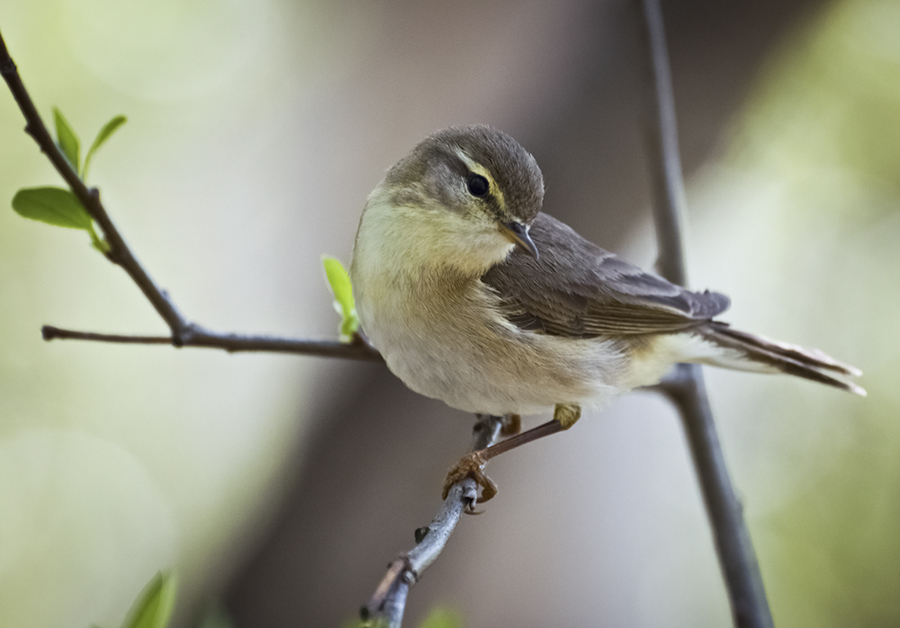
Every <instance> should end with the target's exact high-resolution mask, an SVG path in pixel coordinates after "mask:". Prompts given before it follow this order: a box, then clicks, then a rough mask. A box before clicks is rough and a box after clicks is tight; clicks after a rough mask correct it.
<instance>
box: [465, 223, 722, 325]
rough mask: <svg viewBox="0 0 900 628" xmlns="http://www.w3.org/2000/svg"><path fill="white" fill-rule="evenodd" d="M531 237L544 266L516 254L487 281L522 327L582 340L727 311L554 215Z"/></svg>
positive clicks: (718, 301)
mask: <svg viewBox="0 0 900 628" xmlns="http://www.w3.org/2000/svg"><path fill="white" fill-rule="evenodd" d="M529 235H530V236H531V238H532V240H533V241H534V243H535V245H536V246H537V248H538V251H539V252H540V259H539V260H535V259H534V258H532V257H531V256H529V255H528V254H526V253H525V252H523V251H519V250H518V249H516V250H514V251H513V252H512V253H511V254H510V256H509V257H508V258H507V260H506V261H505V262H503V263H502V264H498V265H497V266H494V267H493V268H491V269H490V270H489V271H488V272H487V273H486V274H485V275H484V276H483V277H482V278H481V280H482V281H483V282H484V283H485V284H486V285H488V286H490V287H491V288H493V289H494V290H495V291H496V292H497V294H498V295H499V296H500V298H501V300H502V303H503V308H504V312H505V314H506V317H507V319H508V320H509V321H510V322H512V323H513V324H515V325H517V326H518V327H520V328H522V329H529V330H533V331H543V332H544V333H547V334H553V335H558V336H572V337H578V338H589V337H595V336H603V335H608V334H621V335H637V334H651V333H666V332H676V331H681V330H685V329H689V328H691V327H695V326H697V325H699V324H702V323H704V322H706V321H709V320H710V319H711V318H712V317H714V316H716V315H718V314H720V313H721V312H723V311H725V310H726V309H727V308H728V305H729V300H728V297H726V296H725V295H723V294H719V293H717V292H709V291H705V292H691V291H690V290H686V289H684V288H681V287H680V286H676V285H675V284H672V283H670V282H668V281H666V280H665V279H663V278H662V277H659V276H657V275H654V274H651V273H648V272H645V271H644V270H642V269H640V268H638V267H637V266H634V265H632V264H629V263H628V262H625V261H623V260H621V259H619V258H618V257H616V256H615V255H613V254H612V253H610V252H608V251H605V250H603V249H601V248H600V247H598V246H596V245H595V244H593V243H591V242H588V241H587V240H585V239H584V238H582V237H581V236H580V235H578V234H577V233H576V232H575V231H574V230H572V229H571V228H570V227H568V226H567V225H566V224H564V223H562V222H560V221H558V220H556V219H555V218H553V217H551V216H548V215H547V214H543V213H541V214H538V215H537V218H535V220H534V222H533V223H532V225H531V229H530V231H529Z"/></svg>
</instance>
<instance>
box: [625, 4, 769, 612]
mask: <svg viewBox="0 0 900 628" xmlns="http://www.w3.org/2000/svg"><path fill="white" fill-rule="evenodd" d="M635 2H636V3H637V4H639V5H640V7H641V12H642V16H643V20H642V21H643V25H644V29H642V32H643V34H644V37H645V41H644V46H643V50H644V54H643V57H644V63H643V67H644V82H645V92H644V98H643V100H644V102H645V104H646V114H647V116H646V120H645V122H644V128H645V130H646V134H647V145H648V150H647V153H648V156H649V159H650V160H651V162H652V163H651V170H652V177H653V183H654V186H653V187H654V196H655V203H654V220H655V224H656V237H657V243H658V248H659V261H658V262H657V263H658V266H659V269H660V272H661V273H662V275H663V276H665V277H666V278H667V279H669V280H670V281H673V282H675V283H678V284H681V285H686V284H687V273H686V271H685V261H684V249H685V247H684V235H683V232H684V228H683V223H684V213H685V212H684V206H685V201H684V198H685V194H684V181H683V178H682V174H681V161H680V159H679V156H678V137H677V133H676V128H675V126H676V118H675V102H674V98H673V96H672V78H671V75H670V72H669V59H668V53H667V52H666V40H665V31H664V28H663V18H662V10H661V8H660V3H659V0H635ZM662 388H663V390H664V391H665V392H666V393H667V395H668V396H669V398H670V399H671V400H672V401H673V403H674V404H675V405H676V407H677V408H678V411H679V413H680V414H681V418H682V422H683V424H684V428H685V432H686V434H687V440H688V443H689V445H690V448H691V456H692V458H693V461H694V468H695V470H696V471H697V477H698V479H699V482H700V488H701V491H702V493H703V501H704V503H705V505H706V513H707V515H708V517H709V520H710V524H711V526H712V531H713V537H714V539H715V546H716V552H717V553H718V556H719V565H720V567H721V569H722V573H723V576H724V579H725V586H726V588H727V590H728V596H729V600H730V602H731V612H732V616H733V618H734V624H735V626H738V627H740V628H751V627H752V628H771V627H772V625H773V623H772V614H771V611H770V610H769V606H768V601H767V600H766V591H765V588H764V586H763V582H762V575H761V574H760V571H759V564H758V563H757V560H756V554H755V552H754V550H753V543H752V541H751V539H750V533H749V531H748V530H747V526H746V524H745V523H744V517H743V513H742V508H741V504H740V502H739V501H738V499H737V496H736V495H735V492H734V488H733V487H732V485H731V480H730V479H729V477H728V469H727V468H726V466H725V457H724V456H723V454H722V447H721V445H720V443H719V437H718V434H717V433H716V427H715V423H714V422H713V416H712V411H711V410H710V406H709V399H708V398H707V396H706V389H705V387H704V384H703V375H702V372H701V370H700V367H699V366H697V365H687V364H680V365H678V368H677V370H676V372H675V376H674V377H673V378H671V379H669V380H667V381H666V382H664V384H663V387H662Z"/></svg>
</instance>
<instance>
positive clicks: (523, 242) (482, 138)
mask: <svg viewBox="0 0 900 628" xmlns="http://www.w3.org/2000/svg"><path fill="white" fill-rule="evenodd" d="M543 201H544V181H543V175H542V173H541V170H540V168H539V167H538V164H537V162H536V160H535V159H534V157H533V156H532V155H531V154H530V153H529V152H528V151H527V150H525V148H523V147H522V146H521V145H520V144H519V143H518V142H517V141H516V140H515V139H513V138H512V137H511V136H509V135H507V134H506V133H504V132H502V131H500V130H498V129H496V128H493V127H491V126H487V125H469V126H455V127H449V128H446V129H444V130H441V131H438V132H436V133H434V134H432V135H429V136H428V137H426V138H425V139H424V140H422V141H421V142H420V143H419V144H418V145H416V146H415V147H414V148H413V149H412V151H411V152H410V153H409V154H407V155H406V156H405V157H403V158H402V159H400V161H398V162H397V163H396V164H395V165H394V166H393V167H391V168H390V169H389V170H388V171H387V173H386V175H385V176H384V178H383V179H382V180H381V182H380V183H379V184H378V185H377V186H376V187H375V189H374V190H373V191H372V192H371V194H370V195H369V196H368V199H367V201H366V203H365V206H364V208H363V212H362V215H361V217H360V221H359V227H358V229H357V233H356V238H355V241H354V246H353V254H352V260H351V264H350V278H351V281H352V285H353V292H354V297H355V299H356V308H357V313H358V316H359V320H360V323H361V325H362V329H363V330H364V332H365V334H366V336H367V338H368V340H369V341H370V342H371V344H372V345H373V346H374V347H375V348H376V349H378V351H380V352H381V354H382V356H383V357H384V360H385V362H386V363H387V366H388V368H389V369H390V371H391V372H392V373H393V374H394V375H396V376H397V377H398V378H400V380H401V381H403V383H404V384H405V385H406V386H407V387H409V388H410V389H412V390H413V391H415V392H417V393H420V394H422V395H425V396H427V397H432V398H435V399H440V400H442V401H443V402H444V403H446V404H447V405H449V406H451V407H453V408H457V409H459V410H463V411H465V412H472V413H476V414H482V415H485V414H486V415H493V416H498V417H514V418H517V417H519V416H520V415H523V414H538V413H542V412H548V411H550V410H552V411H553V419H552V420H551V421H549V422H548V423H546V424H544V425H542V426H541V427H539V428H534V429H532V430H529V431H527V432H524V433H521V434H518V436H513V437H512V438H511V439H509V440H510V441H512V440H514V439H518V442H516V443H514V444H513V445H511V446H510V445H507V446H506V447H503V450H504V451H505V450H508V449H510V448H512V446H517V445H518V444H523V443H525V442H529V441H530V440H534V439H536V438H539V437H541V436H544V435H548V434H551V433H554V432H558V431H562V430H566V429H569V428H570V427H571V426H572V425H574V424H575V422H576V421H577V420H578V418H579V417H580V415H581V411H582V408H584V407H590V408H600V409H602V408H603V407H605V406H607V405H608V404H609V403H610V402H611V401H613V400H614V399H616V398H617V397H619V396H620V395H622V394H624V393H626V392H628V391H630V390H632V389H634V388H638V387H642V386H650V385H653V384H656V383H658V382H659V381H660V379H661V378H662V377H663V376H664V375H665V374H666V373H667V372H668V371H669V370H670V369H671V367H672V366H673V365H674V364H677V363H699V364H707V365H713V366H718V367H725V368H730V369H737V370H743V371H756V372H764V373H778V372H781V373H787V374H790V375H795V376H799V377H802V378H806V379H809V380H813V381H816V382H820V383H822V384H827V385H829V386H833V387H836V388H839V389H842V390H845V391H848V392H852V393H856V394H859V395H865V394H866V393H865V390H864V389H863V388H861V387H860V386H858V385H857V384H855V383H854V382H853V381H851V379H850V378H852V377H858V376H859V375H861V371H859V370H858V369H856V368H855V367H853V366H850V365H848V364H843V363H841V362H838V361H837V360H835V359H834V358H832V357H830V356H829V355H827V354H826V353H824V352H822V351H819V350H817V349H806V348H803V347H800V346H797V345H793V344H790V343H786V342H781V341H777V340H771V339H769V338H765V337H763V336H761V335H757V334H751V333H747V332H744V331H739V330H737V329H734V328H732V327H731V326H729V324H728V323H726V322H723V321H721V320H719V319H718V318H717V317H718V316H719V315H720V314H722V313H723V312H724V311H725V310H726V309H728V307H729V305H730V301H729V298H728V297H726V296H725V295H723V294H721V293H718V292H712V291H709V290H705V291H702V292H699V291H691V290H688V289H687V288H684V287H681V286H678V285H675V284H673V283H671V282H669V281H667V280H666V279H664V278H662V277H660V276H658V275H656V274H654V273H651V272H647V271H645V270H643V269H641V268H640V267H638V266H635V265H633V264H631V263H629V262H627V261H624V260H622V259H620V258H619V257H617V256H616V255H614V254H613V253H610V252H608V251H606V250H604V249H602V248H600V247H599V246H597V245H595V244H593V243H592V242H590V241H588V240H586V239H585V238H583V237H582V236H580V235H579V234H578V233H576V232H575V231H574V230H573V229H572V228H571V227H569V226H568V225H566V224H565V223H563V222H561V221H559V220H557V219H556V218H553V217H552V216H550V215H549V214H546V213H544V212H543V211H542V209H543ZM506 442H507V441H504V442H503V443H501V444H500V445H505V444H506ZM498 447H499V446H498V445H494V446H493V448H487V449H484V450H481V451H476V452H473V453H471V454H469V455H468V456H466V457H464V458H463V459H462V460H460V462H459V463H457V464H456V465H455V466H454V467H453V468H452V469H451V470H450V472H449V473H448V475H447V477H446V479H445V482H444V487H443V497H444V498H446V496H447V492H448V490H449V488H450V487H451V486H452V485H453V484H454V483H455V482H457V481H458V480H460V479H462V478H464V477H466V476H471V477H473V478H474V479H475V480H476V482H477V483H478V484H479V485H480V486H481V488H482V493H481V497H480V498H479V501H480V502H484V501H487V500H488V499H490V498H491V497H493V496H494V495H495V494H496V492H497V489H496V485H495V484H494V483H493V481H492V480H490V478H488V477H487V476H486V475H485V474H484V473H483V471H482V467H483V466H484V463H485V462H486V460H487V459H488V458H490V457H492V455H496V453H498V452H496V449H495V448H498ZM495 452H496V453H495Z"/></svg>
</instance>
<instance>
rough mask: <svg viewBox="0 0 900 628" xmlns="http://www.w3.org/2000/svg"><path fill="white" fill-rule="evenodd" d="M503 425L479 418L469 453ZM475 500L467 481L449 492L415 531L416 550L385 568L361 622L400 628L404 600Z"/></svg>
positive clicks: (497, 419) (471, 482)
mask: <svg viewBox="0 0 900 628" xmlns="http://www.w3.org/2000/svg"><path fill="white" fill-rule="evenodd" d="M502 425H503V419H502V418H501V417H495V416H488V415H479V416H478V422H477V423H475V427H474V428H473V438H472V451H478V450H481V449H486V448H487V447H490V446H491V445H492V444H493V443H494V441H495V440H496V438H497V435H498V434H499V433H500V428H501V427H502ZM477 498H478V487H477V486H476V484H475V480H474V479H472V478H471V477H466V478H464V479H462V480H460V481H459V482H457V483H456V484H455V485H453V487H452V488H451V489H450V493H449V494H448V495H447V499H446V500H444V503H443V504H442V505H441V509H440V510H439V511H438V513H437V515H435V517H434V519H433V520H432V521H431V523H430V524H429V525H428V527H426V528H419V529H418V530H416V546H415V548H413V549H412V550H410V551H409V552H405V553H403V554H401V555H400V556H398V557H397V558H395V559H394V560H393V562H391V564H390V565H389V566H388V570H387V573H386V574H385V576H384V578H382V580H381V583H380V584H379V585H378V588H377V589H376V590H375V593H374V594H373V595H372V598H371V599H370V600H369V602H368V604H366V605H365V606H364V607H363V608H362V611H361V615H362V619H363V620H364V621H369V620H374V623H375V625H376V626H378V627H379V628H381V627H382V626H384V627H385V628H387V627H390V628H400V624H401V622H402V621H403V611H404V609H405V607H406V597H407V594H408V593H409V589H410V587H412V585H414V584H415V583H416V581H417V580H418V579H419V577H420V576H421V575H422V572H424V571H425V570H426V569H427V568H428V567H429V566H430V565H431V563H433V562H434V561H435V560H436V559H437V557H438V556H440V554H441V552H442V551H443V550H444V546H445V545H446V544H447V541H448V540H450V535H451V534H453V530H454V529H455V528H456V524H457V523H458V522H459V518H460V516H461V515H462V514H463V512H471V511H472V508H473V506H474V504H475V501H476V499H477Z"/></svg>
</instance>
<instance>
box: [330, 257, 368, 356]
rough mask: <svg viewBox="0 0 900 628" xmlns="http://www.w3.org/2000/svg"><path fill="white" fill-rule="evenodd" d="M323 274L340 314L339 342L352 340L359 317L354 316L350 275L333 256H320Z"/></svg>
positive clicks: (354, 305) (354, 307)
mask: <svg viewBox="0 0 900 628" xmlns="http://www.w3.org/2000/svg"><path fill="white" fill-rule="evenodd" d="M322 264H323V265H324V266H325V276H326V277H327V278H328V285H330V286H331V292H332V293H333V294H334V309H336V310H337V312H338V314H340V315H341V338H340V340H341V342H352V341H353V337H354V336H355V335H356V331H357V330H358V329H359V318H358V317H357V316H356V304H355V303H354V301H353V285H352V284H351V283H350V275H348V274H347V271H346V270H344V267H343V266H342V265H341V263H340V262H339V261H338V260H337V259H335V258H334V257H329V256H327V255H323V256H322Z"/></svg>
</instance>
